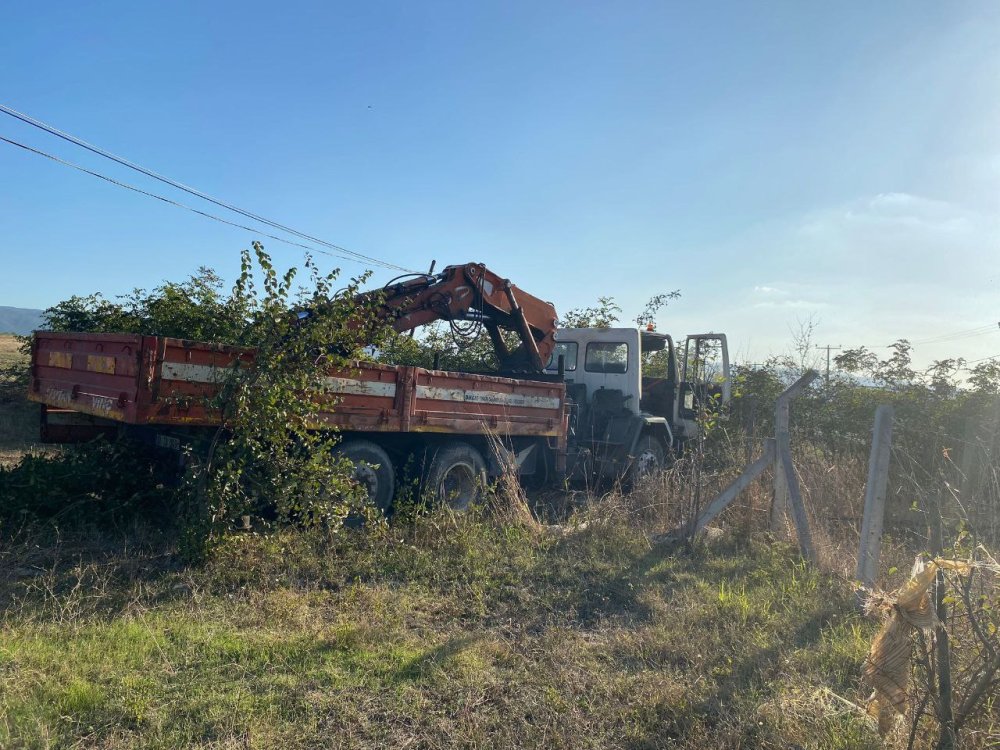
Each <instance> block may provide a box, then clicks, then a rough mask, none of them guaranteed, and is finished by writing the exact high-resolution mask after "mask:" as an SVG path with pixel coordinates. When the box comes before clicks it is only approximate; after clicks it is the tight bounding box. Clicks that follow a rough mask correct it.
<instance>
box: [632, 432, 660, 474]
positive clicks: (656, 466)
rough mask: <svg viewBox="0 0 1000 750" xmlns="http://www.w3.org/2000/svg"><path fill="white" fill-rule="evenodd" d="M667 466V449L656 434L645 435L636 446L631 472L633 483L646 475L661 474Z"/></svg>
mask: <svg viewBox="0 0 1000 750" xmlns="http://www.w3.org/2000/svg"><path fill="white" fill-rule="evenodd" d="M666 468H667V449H666V448H664V447H663V443H662V442H661V441H660V439H659V438H658V437H656V436H654V435H643V436H642V437H640V438H639V442H638V443H637V444H636V446H635V453H634V455H633V457H632V469H631V471H630V472H629V475H630V476H629V479H630V481H631V484H633V485H634V484H635V483H636V482H638V481H640V480H641V479H643V478H645V477H649V476H652V475H654V474H659V473H660V472H661V471H663V470H664V469H666Z"/></svg>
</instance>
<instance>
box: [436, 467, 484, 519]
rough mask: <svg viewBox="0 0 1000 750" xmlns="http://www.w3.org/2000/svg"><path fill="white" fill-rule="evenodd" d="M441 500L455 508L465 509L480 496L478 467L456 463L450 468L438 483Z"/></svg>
mask: <svg viewBox="0 0 1000 750" xmlns="http://www.w3.org/2000/svg"><path fill="white" fill-rule="evenodd" d="M438 496H439V497H440V498H441V501H442V502H444V503H445V504H447V505H448V507H450V508H452V509H454V510H465V509H466V508H468V507H469V504H470V503H472V502H473V501H474V500H475V499H476V498H477V497H478V496H479V477H478V475H477V473H476V467H475V466H473V465H472V464H468V463H456V464H453V465H452V466H450V467H449V468H448V470H447V471H446V472H445V473H444V475H443V476H442V477H441V482H440V484H439V485H438Z"/></svg>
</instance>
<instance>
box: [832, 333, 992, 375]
mask: <svg viewBox="0 0 1000 750" xmlns="http://www.w3.org/2000/svg"><path fill="white" fill-rule="evenodd" d="M997 325H1000V323H998V324H997ZM816 348H817V349H826V387H827V388H829V387H830V350H831V349H842V348H843V347H841V346H831V345H830V344H827V345H826V346H817V347H816Z"/></svg>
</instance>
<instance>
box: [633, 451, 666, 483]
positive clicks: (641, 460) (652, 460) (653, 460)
mask: <svg viewBox="0 0 1000 750" xmlns="http://www.w3.org/2000/svg"><path fill="white" fill-rule="evenodd" d="M635 464H636V473H637V474H638V476H639V477H640V478H641V477H648V476H651V475H652V474H655V473H656V472H657V471H659V470H660V468H661V467H660V457H659V456H658V455H657V454H656V451H654V450H652V449H650V448H647V449H646V450H644V451H642V453H640V454H639V455H638V456H636V459H635Z"/></svg>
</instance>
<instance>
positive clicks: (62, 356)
mask: <svg viewBox="0 0 1000 750" xmlns="http://www.w3.org/2000/svg"><path fill="white" fill-rule="evenodd" d="M49 367H61V368H63V369H64V370H72V369H73V353H72V352H49Z"/></svg>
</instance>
